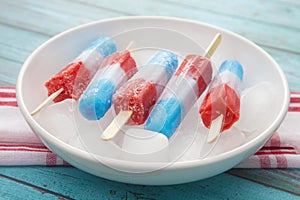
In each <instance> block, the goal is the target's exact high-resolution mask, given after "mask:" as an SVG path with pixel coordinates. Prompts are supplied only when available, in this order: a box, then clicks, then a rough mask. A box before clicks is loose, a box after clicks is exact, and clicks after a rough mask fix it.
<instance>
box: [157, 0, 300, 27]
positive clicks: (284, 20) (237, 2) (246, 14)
mask: <svg viewBox="0 0 300 200" xmlns="http://www.w3.org/2000/svg"><path fill="white" fill-rule="evenodd" d="M163 1H165V2H168V3H170V4H172V3H173V4H177V5H181V6H182V9H185V8H186V7H191V8H193V9H196V10H197V9H203V10H207V11H209V12H213V13H217V14H219V15H228V16H232V17H235V18H241V19H243V18H245V19H251V20H254V21H259V22H266V23H271V24H276V25H279V26H282V27H288V28H295V29H298V30H299V28H300V20H296V19H300V7H299V6H295V5H293V4H292V3H293V2H296V1H293V2H285V3H283V2H282V1H274V0H273V1H261V0H252V1H241V0H231V1H230V3H224V0H214V1H206V0H185V1H181V0H163ZM275 13H276V15H277V16H280V17H278V18H276V20H274V14H275Z"/></svg>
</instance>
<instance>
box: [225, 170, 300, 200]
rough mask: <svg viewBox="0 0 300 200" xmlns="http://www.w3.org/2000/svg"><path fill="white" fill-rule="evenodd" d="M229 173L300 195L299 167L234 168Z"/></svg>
mask: <svg viewBox="0 0 300 200" xmlns="http://www.w3.org/2000/svg"><path fill="white" fill-rule="evenodd" d="M227 173H228V174H231V175H235V176H238V177H241V178H245V179H247V180H251V181H254V182H256V183H260V184H263V185H266V186H269V187H273V188H277V189H280V190H283V191H286V192H289V193H292V194H295V195H299V196H300V170H299V169H298V170H297V169H268V170H266V169H248V170H245V169H232V170H230V171H228V172H227Z"/></svg>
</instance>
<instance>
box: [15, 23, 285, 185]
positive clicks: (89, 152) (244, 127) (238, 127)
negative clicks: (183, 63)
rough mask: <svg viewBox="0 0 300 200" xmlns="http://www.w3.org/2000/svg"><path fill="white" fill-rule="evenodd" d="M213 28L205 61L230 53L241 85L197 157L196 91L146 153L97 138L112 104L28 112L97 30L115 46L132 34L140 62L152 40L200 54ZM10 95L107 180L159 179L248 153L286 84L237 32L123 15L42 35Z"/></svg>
mask: <svg viewBox="0 0 300 200" xmlns="http://www.w3.org/2000/svg"><path fill="white" fill-rule="evenodd" d="M216 33H221V34H222V36H223V40H222V43H221V44H220V46H219V48H218V49H217V51H216V52H215V54H214V55H213V57H212V62H213V64H214V65H215V66H216V67H217V66H219V65H220V64H221V63H222V62H223V61H224V60H226V59H237V60H238V61H239V62H240V63H241V64H242V65H243V67H244V82H243V89H244V91H243V95H242V96H243V97H242V107H241V118H240V120H239V122H238V123H236V124H235V126H233V128H232V129H230V130H229V131H227V132H224V133H223V134H222V136H221V138H220V141H219V144H217V146H216V147H215V149H214V150H213V151H212V152H211V154H209V156H207V157H206V158H204V159H199V157H198V155H199V152H200V148H201V146H202V144H203V141H204V139H203V138H204V135H205V133H207V129H205V128H204V127H203V125H202V124H201V120H200V118H199V115H198V113H197V111H198V108H199V105H200V102H201V98H200V99H199V101H198V102H197V103H196V104H195V105H194V107H193V108H192V110H191V111H190V112H189V114H188V115H187V116H186V118H185V119H184V121H183V122H182V124H181V126H180V127H179V129H178V131H177V133H176V137H174V139H172V140H170V145H169V146H168V147H166V148H164V149H162V150H160V151H157V152H152V153H150V154H138V153H137V154H134V153H132V152H126V151H122V147H121V145H120V144H119V143H118V141H122V140H114V141H112V142H104V141H102V140H101V139H100V134H101V131H102V130H103V129H104V128H105V127H106V126H107V124H108V123H109V122H110V120H111V119H112V118H113V111H109V113H108V114H107V115H106V116H105V118H104V119H102V120H100V121H98V122H90V121H86V120H84V119H83V118H82V117H80V115H78V114H77V109H76V108H77V106H76V102H74V101H73V100H68V101H64V102H62V103H59V104H54V105H52V106H49V107H48V108H46V109H45V110H44V111H42V112H41V113H39V114H38V115H37V116H35V117H32V116H31V115H30V114H29V113H30V111H32V110H33V109H34V108H35V107H36V106H37V105H38V104H39V103H40V102H42V100H43V99H45V98H46V96H47V91H46V89H45V87H44V82H45V81H46V80H48V79H49V78H50V77H51V76H52V75H54V74H55V73H56V72H57V71H59V70H60V69H61V68H62V67H63V66H65V65H66V64H67V63H68V62H70V61H71V60H72V59H73V58H75V57H76V55H77V54H78V53H79V52H80V51H81V50H82V49H84V48H85V47H86V46H87V45H88V44H89V43H90V42H91V41H93V40H94V39H96V38H97V37H99V36H101V35H106V36H111V37H113V39H114V40H115V41H116V43H117V47H118V50H123V49H124V48H125V47H126V45H127V44H128V42H130V41H131V40H135V41H136V43H137V46H138V48H139V49H142V50H136V53H135V57H136V59H137V63H138V64H140V65H142V64H143V63H145V61H146V60H147V59H148V57H149V55H150V54H153V53H154V52H155V48H162V49H170V50H172V51H174V52H176V53H177V54H178V55H179V57H180V59H181V58H182V56H185V55H186V54H188V53H199V54H201V53H203V51H204V50H203V49H204V48H205V47H207V46H208V44H209V43H210V41H211V39H212V38H213V37H214V35H215V34H216ZM149 47H151V48H149ZM152 47H155V48H152ZM17 98H18V103H19V107H20V109H21V111H22V113H23V115H24V116H25V118H26V120H27V122H28V123H29V125H30V127H31V128H32V129H33V130H34V132H35V133H36V134H37V135H38V136H39V137H40V138H41V139H42V141H43V142H44V143H45V144H46V145H47V146H48V147H49V148H50V149H52V150H53V151H54V152H55V153H57V154H58V155H59V156H60V157H61V158H63V159H64V160H66V161H67V162H69V163H70V164H72V165H74V166H75V167H78V168H80V169H82V170H84V171H87V172H89V173H92V174H94V175H97V176H100V177H104V178H107V179H111V180H116V181H121V182H127V183H135V184H152V185H164V184H177V183H185V182H190V181H195V180H200V179H204V178H208V177H211V176H214V175H216V174H219V173H221V172H224V171H226V170H228V169H230V168H232V167H234V166H235V165H237V164H238V163H240V162H241V161H243V160H244V159H246V158H248V157H249V156H250V155H252V154H253V153H254V152H255V151H257V150H258V149H259V148H260V147H261V146H262V145H263V144H264V143H265V142H266V141H267V140H268V139H269V138H270V137H271V135H272V133H273V132H274V131H275V130H276V129H277V128H278V126H279V125H280V123H281V121H282V120H283V118H284V116H285V114H286V112H287V108H288V103H289V90H288V84H287V81H286V79H285V77H284V74H283V72H282V71H281V69H280V67H279V66H278V64H277V63H276V62H275V61H274V60H273V59H272V58H271V57H270V56H269V55H268V54H267V53H266V52H265V51H263V50H262V49H261V48H259V47H258V46H256V45H255V44H254V43H252V42H250V41H248V40H247V39H245V38H243V37H241V36H239V35H237V34H234V33H232V32H229V31H226V30H223V29H220V28H218V27H214V26H211V25H208V24H204V23H200V22H196V21H190V20H183V19H176V18H165V17H126V18H116V19H110V20H103V21H97V22H93V23H89V24H86V25H82V26H79V27H76V28H73V29H71V30H68V31H66V32H63V33H61V34H59V35H57V36H55V37H54V38H52V39H50V40H49V41H47V42H45V43H44V44H43V45H42V46H40V47H39V48H38V49H37V50H35V51H34V52H33V54H32V55H31V56H30V57H29V58H28V59H27V61H26V62H25V63H24V66H23V67H22V69H21V72H20V74H19V78H18V83H17ZM141 146H142V145H141ZM139 148H140V147H139Z"/></svg>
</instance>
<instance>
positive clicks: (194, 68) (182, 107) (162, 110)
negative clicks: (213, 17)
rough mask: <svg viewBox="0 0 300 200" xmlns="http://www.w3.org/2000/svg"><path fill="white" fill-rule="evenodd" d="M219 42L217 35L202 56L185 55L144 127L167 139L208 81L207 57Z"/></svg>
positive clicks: (209, 65) (210, 70) (219, 37)
mask: <svg viewBox="0 0 300 200" xmlns="http://www.w3.org/2000/svg"><path fill="white" fill-rule="evenodd" d="M220 41H221V35H220V34H218V35H216V37H215V38H214V40H213V41H212V43H211V45H210V46H209V47H208V51H207V52H206V53H205V54H204V57H203V56H200V55H188V56H186V58H185V59H184V61H183V62H182V64H181V65H180V67H179V68H178V70H177V71H176V73H175V74H174V76H173V77H172V78H171V80H170V81H169V83H168V84H167V86H166V88H165V90H164V92H163V94H162V95H161V97H160V98H159V100H158V102H157V103H156V104H155V106H154V108H153V110H152V111H151V113H150V115H149V118H148V119H147V121H146V124H145V129H147V130H150V131H155V132H158V133H161V134H164V135H165V136H166V137H167V138H170V137H171V136H172V135H173V134H174V132H175V131H176V129H177V128H178V126H179V124H180V123H181V121H182V120H183V118H184V117H185V115H186V114H187V113H188V111H189V110H190V109H191V107H192V106H193V105H194V104H195V102H196V101H197V99H198V98H199V97H200V96H201V94H202V93H203V92H204V90H205V89H206V88H207V86H208V85H209V83H210V82H211V79H212V73H213V68H212V65H211V62H210V60H209V58H210V56H211V55H212V54H213V51H214V50H215V49H216V47H217V46H218V44H219V43H220Z"/></svg>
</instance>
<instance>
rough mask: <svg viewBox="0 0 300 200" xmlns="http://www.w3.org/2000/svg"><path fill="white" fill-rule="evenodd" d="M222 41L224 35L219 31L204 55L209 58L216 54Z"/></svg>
mask: <svg viewBox="0 0 300 200" xmlns="http://www.w3.org/2000/svg"><path fill="white" fill-rule="evenodd" d="M221 41H222V35H221V34H220V33H217V34H216V36H215V37H214V39H213V40H212V42H211V43H210V45H209V46H208V47H207V49H206V51H205V53H204V54H203V56H204V57H206V58H208V59H209V58H210V57H211V56H212V55H213V54H214V52H215V50H216V49H217V47H218V46H219V44H220V42H221Z"/></svg>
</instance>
